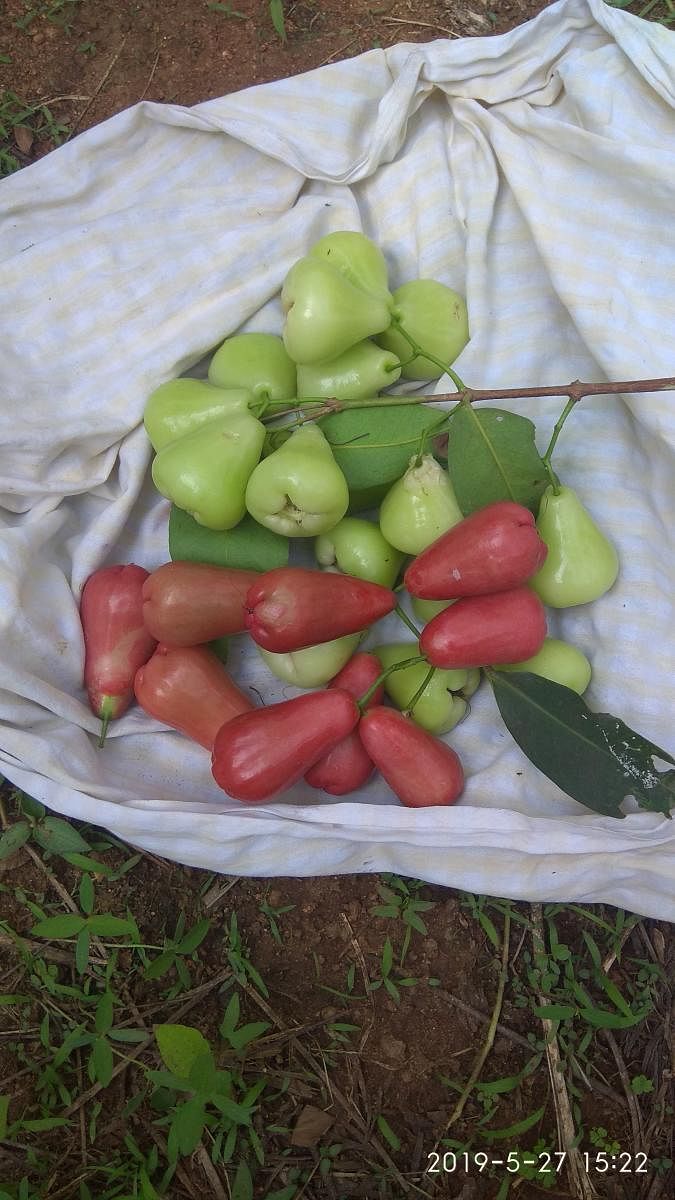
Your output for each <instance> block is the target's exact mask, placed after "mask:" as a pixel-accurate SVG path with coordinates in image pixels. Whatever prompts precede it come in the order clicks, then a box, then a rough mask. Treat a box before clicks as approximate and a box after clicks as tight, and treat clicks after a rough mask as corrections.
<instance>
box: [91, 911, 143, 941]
mask: <svg viewBox="0 0 675 1200" xmlns="http://www.w3.org/2000/svg"><path fill="white" fill-rule="evenodd" d="M87 927H88V929H89V930H90V932H91V933H96V934H98V935H99V937H122V936H123V935H124V934H130V933H131V934H134V933H135V932H136V926H135V924H134V922H133V921H130V920H129V919H128V918H127V917H113V916H112V914H111V913H102V914H101V916H95V917H87Z"/></svg>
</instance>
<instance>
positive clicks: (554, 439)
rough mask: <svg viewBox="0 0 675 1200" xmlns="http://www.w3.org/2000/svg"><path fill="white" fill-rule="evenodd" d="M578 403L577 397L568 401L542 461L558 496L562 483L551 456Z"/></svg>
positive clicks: (572, 397)
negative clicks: (556, 473)
mask: <svg viewBox="0 0 675 1200" xmlns="http://www.w3.org/2000/svg"><path fill="white" fill-rule="evenodd" d="M576 403H577V400H576V397H575V396H570V398H569V400H568V401H567V404H566V405H565V407H564V409H563V410H562V412H561V414H560V416H559V417H558V420H557V421H556V423H555V425H554V426H553V433H552V434H551V440H550V442H549V444H548V446H547V448H546V453H545V454H544V457H543V459H542V462H543V464H544V466H545V467H546V472H547V474H548V477H549V479H550V480H551V486H552V487H553V493H554V495H556V496H557V495H558V494H559V492H560V483H559V481H558V479H557V477H556V475H555V473H554V471H553V468H552V467H551V455H552V454H553V451H554V450H555V445H556V442H557V441H558V438H559V437H560V433H561V430H562V427H563V425H564V424H565V421H566V420H567V418H568V417H569V415H570V413H571V411H572V409H573V408H574V407H575V405H576Z"/></svg>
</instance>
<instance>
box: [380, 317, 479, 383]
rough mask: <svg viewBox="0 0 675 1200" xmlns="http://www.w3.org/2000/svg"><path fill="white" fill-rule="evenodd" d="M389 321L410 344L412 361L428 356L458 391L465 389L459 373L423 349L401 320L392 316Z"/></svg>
mask: <svg viewBox="0 0 675 1200" xmlns="http://www.w3.org/2000/svg"><path fill="white" fill-rule="evenodd" d="M391 323H392V325H393V327H394V329H396V330H398V332H399V333H400V335H401V337H403V338H405V340H406V342H407V343H408V345H409V346H410V349H411V352H412V355H413V362H414V361H415V359H416V358H418V357H419V358H428V360H429V362H432V363H433V364H434V366H435V367H438V369H439V371H440V373H441V375H449V376H450V379H451V380H452V382H453V383H454V385H455V387H456V388H457V391H458V392H465V391H466V390H467V389H466V387H465V386H464V384H463V383H462V381H461V379H460V377H459V375H456V374H455V372H454V371H453V370H452V368H451V367H449V366H448V365H447V363H444V362H443V360H442V359H440V358H436V355H435V354H430V353H429V351H428V350H425V349H424V346H420V344H419V342H416V341H415V339H414V337H411V335H410V334H409V333H408V331H407V329H406V328H405V326H403V325H402V324H401V321H400V319H399V318H398V317H393V318H392V322H391Z"/></svg>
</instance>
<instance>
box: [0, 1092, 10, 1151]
mask: <svg viewBox="0 0 675 1200" xmlns="http://www.w3.org/2000/svg"><path fill="white" fill-rule="evenodd" d="M11 1098H12V1097H11V1096H0V1142H1V1141H3V1139H4V1137H5V1134H6V1132H7V1113H8V1112H9V1102H10V1100H11Z"/></svg>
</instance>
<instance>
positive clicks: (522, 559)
mask: <svg viewBox="0 0 675 1200" xmlns="http://www.w3.org/2000/svg"><path fill="white" fill-rule="evenodd" d="M547 553H548V547H547V546H546V543H545V542H544V541H542V539H541V538H540V536H539V533H538V531H537V528H536V525H535V522H534V517H533V516H532V513H531V512H530V510H529V509H528V508H523V506H522V505H521V504H514V503H513V502H512V501H511V500H499V501H497V503H496V504H488V505H487V507H486V508H481V509H478V511H477V512H475V513H471V515H470V516H468V517H465V518H464V520H463V521H460V522H459V524H457V525H453V527H452V529H449V530H448V532H447V533H444V534H442V535H441V537H439V538H437V540H436V541H435V542H433V543H432V545H431V546H428V547H427V549H426V550H423V551H422V553H421V554H418V556H417V558H416V559H415V560H414V562H412V563H411V564H410V566H409V567H408V569H407V571H406V573H405V578H404V582H405V586H406V588H407V589H408V591H409V592H410V594H411V596H418V597H419V598H420V599H421V600H455V599H458V598H459V597H462V596H479V595H485V594H487V593H489V592H505V591H508V590H510V589H511V588H515V587H519V586H520V584H521V583H525V581H526V580H527V579H529V578H530V577H531V576H532V575H534V574H535V572H536V571H538V570H539V568H540V567H541V566H542V564H543V562H544V559H545V558H546V555H547Z"/></svg>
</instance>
